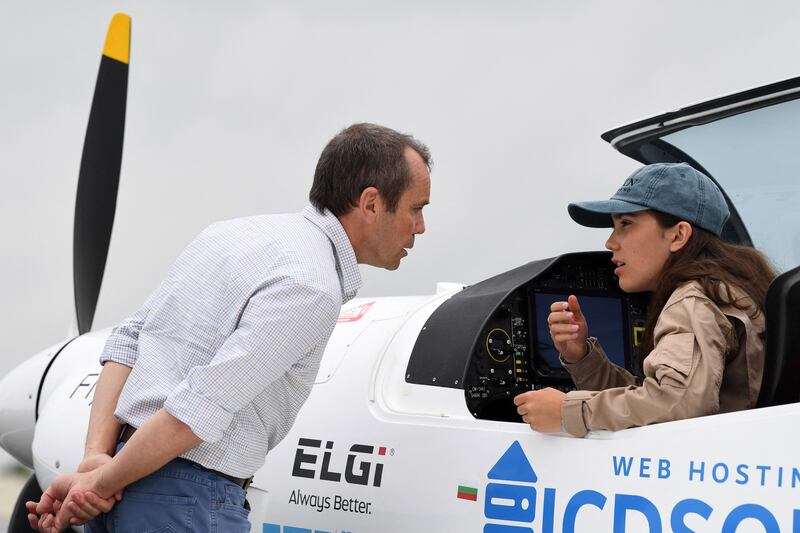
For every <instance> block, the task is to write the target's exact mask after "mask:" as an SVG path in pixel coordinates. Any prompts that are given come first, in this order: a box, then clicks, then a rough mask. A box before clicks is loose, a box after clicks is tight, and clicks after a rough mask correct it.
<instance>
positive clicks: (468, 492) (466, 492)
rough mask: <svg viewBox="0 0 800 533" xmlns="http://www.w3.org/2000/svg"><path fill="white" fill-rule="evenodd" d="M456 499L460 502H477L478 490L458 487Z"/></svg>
mask: <svg viewBox="0 0 800 533" xmlns="http://www.w3.org/2000/svg"><path fill="white" fill-rule="evenodd" d="M458 498H459V499H461V500H471V501H473V502H474V501H478V489H476V488H474V487H465V486H464V485H459V486H458Z"/></svg>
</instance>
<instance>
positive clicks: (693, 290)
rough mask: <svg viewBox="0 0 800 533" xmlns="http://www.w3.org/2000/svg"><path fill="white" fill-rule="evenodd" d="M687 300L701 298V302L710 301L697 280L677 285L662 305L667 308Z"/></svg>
mask: <svg viewBox="0 0 800 533" xmlns="http://www.w3.org/2000/svg"><path fill="white" fill-rule="evenodd" d="M687 298H701V299H703V300H708V301H711V298H709V297H708V295H707V294H706V293H705V291H704V290H703V285H701V284H700V282H699V281H697V280H689V281H686V282H684V283H681V284H680V285H678V286H677V287H676V288H675V290H674V291H672V294H670V296H669V298H668V299H667V303H666V304H664V308H667V307H669V306H671V305H673V304H675V303H678V302H680V301H681V300H685V299H687Z"/></svg>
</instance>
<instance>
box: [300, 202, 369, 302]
mask: <svg viewBox="0 0 800 533" xmlns="http://www.w3.org/2000/svg"><path fill="white" fill-rule="evenodd" d="M302 213H303V216H304V217H305V218H306V219H308V220H309V221H310V222H312V223H313V224H314V225H315V226H317V227H318V228H319V229H321V230H322V232H323V233H325V235H327V236H328V238H329V239H330V240H331V243H332V244H333V250H334V252H335V254H336V271H337V272H338V273H339V281H340V282H341V284H342V303H345V302H347V301H349V300H352V299H353V298H354V297H355V295H356V292H358V289H359V288H360V287H361V284H362V282H361V272H360V271H359V270H358V262H357V261H356V253H355V251H354V250H353V245H352V244H351V243H350V239H349V238H348V237H347V233H345V231H344V228H343V227H342V223H341V222H339V219H338V218H336V215H334V214H333V213H331V212H330V211H328V210H327V209H325V210H323V211H322V212H321V213H320V212H319V211H317V209H316V208H315V207H314V206H311V205H308V206H306V207H305V208H304V209H303V212H302Z"/></svg>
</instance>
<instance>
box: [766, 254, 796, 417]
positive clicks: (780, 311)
mask: <svg viewBox="0 0 800 533" xmlns="http://www.w3.org/2000/svg"><path fill="white" fill-rule="evenodd" d="M765 307H766V327H767V339H766V354H765V360H764V377H763V379H762V381H761V392H760V394H759V397H758V407H768V406H770V405H782V404H786V403H794V402H797V401H800V266H798V267H795V268H793V269H792V270H789V271H787V272H784V273H783V274H781V275H780V276H778V277H777V278H775V279H774V280H773V282H772V283H771V284H770V286H769V289H767V301H766V306H765Z"/></svg>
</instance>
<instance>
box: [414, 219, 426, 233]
mask: <svg viewBox="0 0 800 533" xmlns="http://www.w3.org/2000/svg"><path fill="white" fill-rule="evenodd" d="M414 233H415V234H417V235H419V234H420V233H425V217H424V216H423V215H420V216H419V220H418V221H417V227H416V228H415V229H414Z"/></svg>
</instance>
